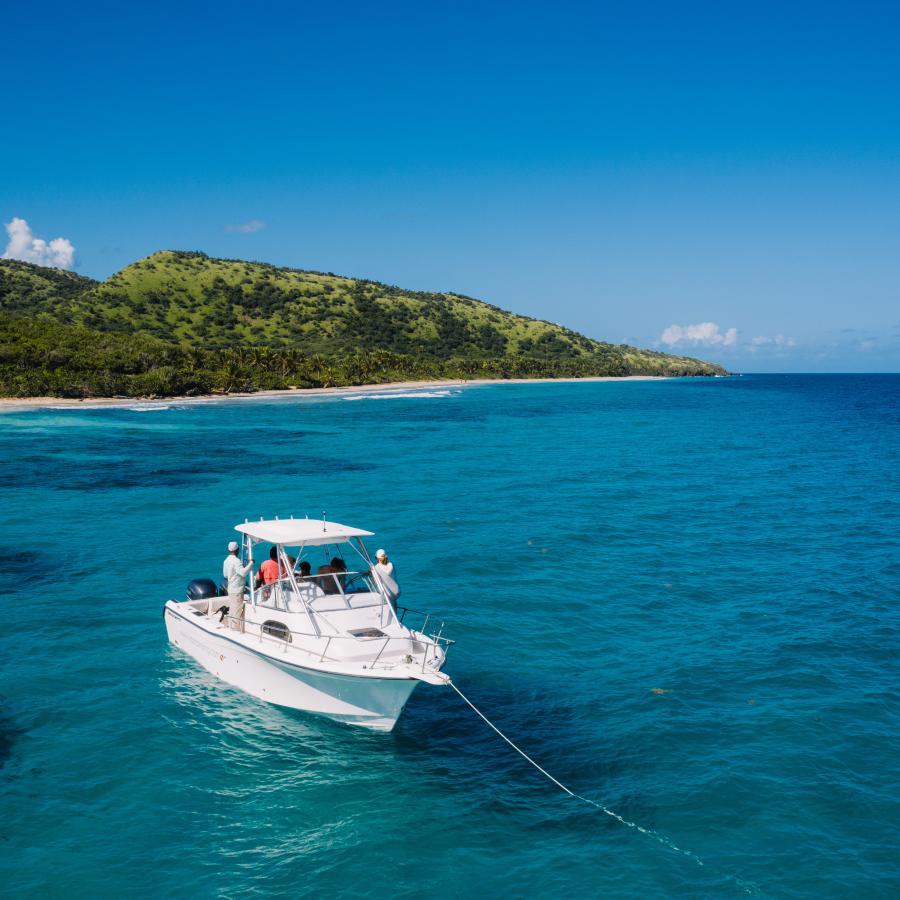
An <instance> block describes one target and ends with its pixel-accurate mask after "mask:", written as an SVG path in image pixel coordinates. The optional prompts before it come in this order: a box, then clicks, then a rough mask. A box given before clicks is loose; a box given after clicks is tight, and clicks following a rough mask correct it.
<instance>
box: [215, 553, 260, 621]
mask: <svg viewBox="0 0 900 900" xmlns="http://www.w3.org/2000/svg"><path fill="white" fill-rule="evenodd" d="M240 549H241V546H240V544H238V542H237V541H231V542H230V543H229V544H228V556H226V557H225V562H224V563H222V575H223V576H224V577H225V579H226V581H227V582H228V614H229V615H230V616H231V617H232V619H231V627H232V628H234V629H236V630H239V629H240V627H241V626H240V623H239V622H238V621H237V620H238V619H240V618H241V615H242V614H243V612H244V587H245V586H246V584H247V573H248V572H249V571H250V570H251V569H252V568H253V556H252V555H251V556H250V561H249V562H248V563H247V565H246V566H242V565H241V558H240V556H238V552H239V551H240Z"/></svg>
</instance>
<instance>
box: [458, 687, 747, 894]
mask: <svg viewBox="0 0 900 900" xmlns="http://www.w3.org/2000/svg"><path fill="white" fill-rule="evenodd" d="M448 684H449V685H450V687H452V688H453V690H454V691H456V693H457V694H459V696H460V697H461V698H462V699H463V701H464V702H465V703H466V705H467V706H469V707H470V708H471V709H472V711H473V712H474V713H475V714H476V715H477V716H478V717H479V718H480V719H481V720H482V721H483V722H484V723H485V724H486V725H487V726H488V727H489V728H491V729H492V730H493V731H495V732H496V733H497V734H498V735H500V737H502V738H503V740H504V741H506V743H507V744H509V746H510V747H512V748H513V750H515V751H516V753H518V754H519V756H521V757H522V758H523V759H525V760H527V761H528V762H529V763H531V765H533V766H534V767H535V768H536V769H537V770H538V772H540V773H541V774H542V775H543V776H545V777H546V778H548V779H550V781H552V782H553V783H554V784H555V785H556V786H557V787H558V788H559V789H560V790H561V791H565V792H566V793H567V794H568V795H569V796H570V797H574V798H575V799H576V800H581V801H582V803H587V804H588V805H589V806H593V807H595V808H596V809H599V810H600V811H601V812H604V813H606V815H608V816H611V817H612V818H613V819H616V821H618V822H621V823H622V824H623V825H627V826H628V827H629V828H634V829H635V830H637V831H639V832H640V833H641V834H646V835H647V836H648V837H652V838H653V839H654V840H656V841H658V842H659V843H660V844H662V845H663V846H664V847H668V848H669V849H670V850H674V851H675V852H676V853H681V854H683V855H684V856H687V857H688V858H689V859H692V860H693V861H694V862H695V863H696V864H697V865H698V866H703V865H705V863H704V862H703V860H702V859H700V857H699V856H697V854H696V853H692V852H691V851H690V850H685V849H684V848H682V847H679V846H678V845H677V844H674V843H673V842H672V841H670V840H669V839H668V838H667V837H666V836H665V835H662V834H660V833H659V832H658V831H654V830H653V829H652V828H644V827H643V826H642V825H638V824H637V822H629V821H628V819H626V818H623V817H622V816H620V815H619V814H618V813H617V812H613V811H612V810H611V809H607V807H605V806H604V805H603V804H602V803H597V802H596V801H594V800H590V799H588V798H587V797H582V796H581V794H576V793H575V791H573V790H572V789H571V788H568V787H566V786H565V785H564V784H563V783H562V782H561V781H559V780H557V779H556V778H554V777H553V776H552V775H551V774H550V773H549V772H548V771H547V770H546V769H544V768H542V767H541V766H539V765H538V764H537V763H536V762H535V761H534V760H533V759H532V758H531V757H530V756H529V755H528V754H527V753H526V752H525V751H524V750H523V749H522V748H521V747H518V746H516V745H515V744H514V743H513V742H512V741H511V740H510V739H509V738H508V737H507V736H506V735H505V734H504V733H503V732H502V731H501V730H500V729H499V728H498V727H497V726H496V725H495V724H494V723H493V722H492V721H491V720H490V719H489V718H488V717H487V716H486V715H485V714H484V713H483V712H482V711H481V710H480V709H479V708H478V707H477V706H476V705H475V704H474V703H473V702H472V701H471V700H470V699H469V698H468V697H467V696H466V695H465V694H464V693H463V692H462V691H461V690H460V689H459V688H458V687H457V686H456V685H455V684H454V683H453V681H448ZM728 878H730V879H731V880H732V881H734V882H735V883H736V884H737V885H738V886H739V887H741V888H742V889H743V890H744V891H746V892H747V893H748V894H757V893H762V892H761V891H760V890H759V888H757V887H756V885H752V884H750V883H748V882H745V881H743V880H742V879H740V878H736V877H735V876H733V875H729V876H728Z"/></svg>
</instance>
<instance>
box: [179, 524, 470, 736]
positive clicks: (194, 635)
mask: <svg viewBox="0 0 900 900" xmlns="http://www.w3.org/2000/svg"><path fill="white" fill-rule="evenodd" d="M235 530H236V531H238V532H240V533H241V535H242V536H243V538H242V545H243V546H242V550H241V552H242V554H243V558H244V559H249V558H250V556H252V555H253V554H252V552H251V550H252V547H253V546H254V545H255V544H257V543H260V542H265V543H268V544H272V545H274V546H275V548H276V549H277V561H278V564H279V575H280V577H279V578H278V580H277V581H273V582H272V583H270V584H267V585H265V586H263V587H256V586H255V585H254V579H253V577H252V576H253V573H252V572H251V573H250V577H249V587H248V590H247V594H246V595H245V601H246V602H245V603H244V609H243V615H228V614H226V612H225V611H224V609H223V606H222V604H223V603H225V604H226V605H227V600H226V599H225V598H223V597H221V596H219V595H218V594H219V591H218V590H217V588H216V586H215V583H214V582H210V581H208V580H206V579H198V580H197V581H194V582H191V584H190V585H189V587H188V597H187V599H186V600H183V601H176V600H169V601H168V602H167V603H166V605H165V607H164V610H163V618H164V619H165V623H166V630H167V631H168V635H169V640H170V641H172V643H173V644H175V645H176V646H177V647H180V648H181V649H182V650H184V651H185V652H186V653H188V654H190V656H192V657H193V658H194V659H195V660H197V662H199V663H200V664H201V665H202V666H203V667H204V668H206V669H207V670H209V671H210V672H211V673H212V674H214V675H216V676H218V677H219V678H221V679H222V680H223V681H226V682H228V683H229V684H231V685H234V686H235V687H237V688H240V689H241V690H243V691H246V692H247V693H248V694H252V695H253V696H254V697H258V698H260V699H261V700H266V701H268V702H269V703H274V704H277V705H279V706H287V707H291V708H293V709H300V710H305V711H307V712H312V713H318V714H320V715H324V716H327V717H328V718H331V719H336V720H338V721H341V722H347V723H349V724H353V725H361V726H363V727H366V728H371V729H376V730H379V731H390V730H391V729H392V728H393V727H394V725H395V724H396V722H397V719H398V717H399V716H400V713H401V712H402V711H403V707H404V706H405V705H406V701H407V700H408V699H409V697H410V695H411V694H412V692H413V691H414V690H415V689H416V687H418V685H419V684H421V683H422V682H425V683H426V684H435V685H443V684H447V683H448V682H449V677H448V676H447V675H445V674H444V673H443V672H441V667H442V666H443V664H444V660H445V659H446V654H447V649H448V647H449V645H450V644H452V643H453V642H452V641H450V640H448V639H447V638H445V637H443V634H442V631H443V623H442V624H441V626H440V628H439V629H438V631H437V633H434V634H428V633H427V632H426V629H427V627H428V622H429V621H430V616H428V615H426V614H424V613H421V612H418V611H416V610H411V609H408V608H404V607H396V608H395V605H394V603H393V602H392V601H391V595H390V594H389V591H388V588H387V587H386V585H385V583H384V581H383V579H382V578H380V577H379V576H378V574H377V569H376V568H375V567H374V566H373V564H372V561H371V559H370V557H369V554H368V551H367V550H366V547H365V544H364V543H363V538H366V537H370V536H371V535H372V532H370V531H362V530H361V529H358V528H350V527H348V526H346V525H340V524H338V523H336V522H328V521H325V520H323V519H318V520H314V519H293V518H292V519H270V520H265V521H264V520H260V521H258V522H247V523H245V524H243V525H236V526H235ZM289 550H290V551H296V560H295V559H294V557H293V555H289V553H288V551H289ZM320 550H322V551H324V554H325V555H324V560H325V562H326V563H327V562H328V560H329V557H333V556H334V555H335V554H336V555H337V557H338V558H340V559H341V560H342V564H343V565H344V566H346V568H345V570H344V571H337V572H335V571H334V568H333V567H331V566H327V568H329V569H331V571H330V572H328V573H327V574H310V575H304V574H303V572H302V569H301V563H302V562H303V561H304V560H306V561H308V562H311V563H312V562H313V560H312V559H311V557H312V556H315V557H316V561H318V560H319V559H322V557H320V556H319V551H320ZM348 551H349V552H348ZM345 554H346V555H350V554H354V556H353V558H354V559H358V564H351V565H347V564H346V561H344V556H345ZM338 568H339V569H340V567H338ZM317 569H318V567H317V566H316V565H315V564H313V565H312V571H313V572H316V571H317ZM417 617H418V619H417V622H416V624H417V629H418V630H416V629H414V628H412V627H410V623H411V622H412V621H413V620H414V619H416V618H417Z"/></svg>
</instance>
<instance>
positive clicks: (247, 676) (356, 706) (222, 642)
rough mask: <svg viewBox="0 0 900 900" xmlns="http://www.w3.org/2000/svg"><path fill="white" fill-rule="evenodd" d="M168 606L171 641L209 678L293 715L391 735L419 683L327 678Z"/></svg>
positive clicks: (330, 675)
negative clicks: (298, 713) (307, 714)
mask: <svg viewBox="0 0 900 900" xmlns="http://www.w3.org/2000/svg"><path fill="white" fill-rule="evenodd" d="M179 605H181V604H174V603H172V604H167V605H166V607H165V611H164V618H165V622H166V631H167V632H168V635H169V640H170V641H171V642H172V643H173V644H175V646H177V647H179V648H180V649H181V650H183V651H184V652H185V653H187V654H188V655H189V656H191V657H193V658H194V659H195V660H196V661H197V662H199V663H200V665H202V666H203V667H204V668H205V669H206V670H207V671H208V672H211V673H212V674H213V675H215V676H216V677H218V678H221V679H222V680H223V681H226V682H227V683H228V684H230V685H233V686H234V687H236V688H239V689H240V690H242V691H245V692H246V693H248V694H250V695H252V696H254V697H258V698H259V699H260V700H265V701H266V702H268V703H274V704H276V705H278V706H286V707H289V708H290V709H299V710H304V711H305V712H311V713H315V714H317V715H322V716H327V717H328V718H330V719H335V720H337V721H339V722H346V723H348V724H352V725H359V726H362V727H365V728H370V729H374V730H376V731H391V730H392V729H393V727H394V725H395V724H396V722H397V719H398V718H399V716H400V714H401V713H402V712H403V707H404V706H405V705H406V701H407V700H408V699H409V697H410V695H411V694H412V692H413V691H414V690H415V689H416V687H417V686H418V685H419V679H416V678H411V677H393V678H392V677H377V676H367V677H359V676H353V675H339V674H333V673H330V672H323V671H320V670H317V669H313V668H308V667H305V666H301V665H297V664H296V663H292V662H289V661H287V660H284V661H282V660H279V659H278V658H277V655H276V654H273V653H265V652H262V651H261V650H260V651H257V650H255V649H253V648H252V647H250V646H247V645H246V644H245V643H242V642H241V641H240V640H238V639H237V638H238V635H237V634H235V635H234V636H233V637H232V636H231V635H230V633H229V632H228V630H227V629H223V630H221V631H211V630H210V629H209V627H207V626H206V625H205V624H204V625H201V624H199V623H195V622H192V621H190V618H188V617H185V616H183V615H182V614H180V612H178V611H177V610H176V609H173V607H177V606H179Z"/></svg>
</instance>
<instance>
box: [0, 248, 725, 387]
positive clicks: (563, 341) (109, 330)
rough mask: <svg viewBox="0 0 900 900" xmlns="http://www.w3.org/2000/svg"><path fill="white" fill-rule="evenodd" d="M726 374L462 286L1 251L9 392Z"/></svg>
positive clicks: (4, 373) (163, 259)
mask: <svg viewBox="0 0 900 900" xmlns="http://www.w3.org/2000/svg"><path fill="white" fill-rule="evenodd" d="M723 371H724V370H723V369H721V368H720V367H718V366H714V365H712V364H710V363H705V362H702V361H700V360H695V359H691V358H689V357H680V356H672V355H669V354H664V353H656V352H653V351H648V350H639V349H637V348H634V347H627V346H624V345H613V344H607V343H604V342H601V341H595V340H592V339H590V338H587V337H585V336H583V335H580V334H578V333H576V332H574V331H570V330H569V329H567V328H563V327H562V326H559V325H554V324H552V323H550V322H543V321H539V320H536V319H529V318H527V317H525V316H519V315H515V314H513V313H508V312H505V311H503V310H501V309H499V308H497V307H495V306H491V305H490V304H487V303H483V302H481V301H479V300H473V299H471V298H469V297H463V296H460V295H457V294H429V293H422V292H414V291H404V290H401V289H400V288H396V287H392V286H390V285H384V284H379V283H377V282H372V281H365V280H360V279H351V278H343V277H340V276H337V275H332V274H328V273H320V272H306V271H300V270H296V269H282V268H276V267H274V266H270V265H266V264H264V263H252V262H243V261H240V260H220V259H211V258H209V257H207V256H205V255H204V254H201V253H185V252H177V251H161V252H159V253H155V254H153V255H152V256H149V257H147V258H146V259H143V260H140V261H139V262H136V263H134V264H132V265H130V266H127V267H126V268H125V269H123V270H122V271H121V272H118V273H117V274H116V275H113V276H112V277H111V278H109V279H108V280H107V281H105V282H96V281H93V280H92V279H89V278H83V277H82V276H78V275H74V274H73V273H70V272H61V271H59V270H56V269H47V268H43V267H40V266H34V265H31V264H29V263H21V262H16V261H12V260H0V392H2V393H4V394H6V395H11V396H26V395H29V394H33V395H49V394H58V395H65V396H72V395H76V396H82V395H84V396H92V395H104V394H125V395H128V396H137V395H146V394H156V395H171V394H186V393H201V392H203V393H205V392H209V391H233V390H257V389H261V388H275V387H289V386H294V385H299V386H316V385H335V384H362V383H367V382H378V381H390V380H395V379H398V378H403V379H406V378H411V379H416V378H436V377H462V378H477V377H572V376H582V375H632V374H635V375H636V374H647V375H709V374H719V373H722V372H723Z"/></svg>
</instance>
